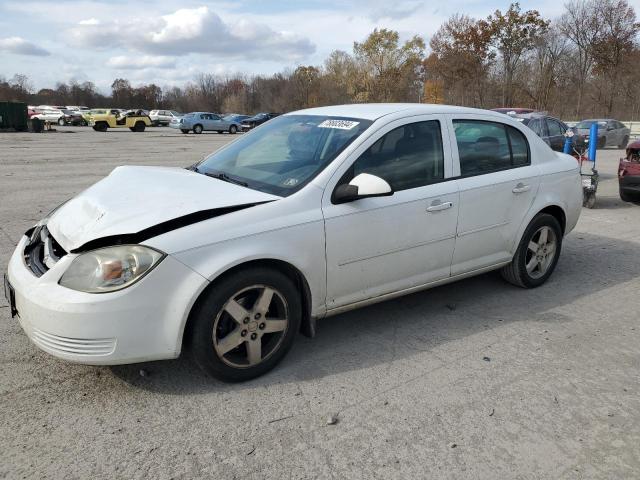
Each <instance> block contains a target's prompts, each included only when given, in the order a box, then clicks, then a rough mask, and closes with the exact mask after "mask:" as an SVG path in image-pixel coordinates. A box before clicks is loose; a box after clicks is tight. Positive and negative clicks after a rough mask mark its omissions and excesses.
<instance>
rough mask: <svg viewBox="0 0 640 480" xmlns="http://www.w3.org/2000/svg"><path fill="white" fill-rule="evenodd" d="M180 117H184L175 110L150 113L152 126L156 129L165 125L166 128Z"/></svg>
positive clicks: (152, 111)
mask: <svg viewBox="0 0 640 480" xmlns="http://www.w3.org/2000/svg"><path fill="white" fill-rule="evenodd" d="M180 117H182V114H181V113H178V112H176V111H174V110H151V111H150V112H149V118H150V119H151V124H152V125H153V126H156V127H157V126H159V125H164V126H165V127H166V126H167V125H169V124H170V123H171V121H172V120H174V119H176V118H180Z"/></svg>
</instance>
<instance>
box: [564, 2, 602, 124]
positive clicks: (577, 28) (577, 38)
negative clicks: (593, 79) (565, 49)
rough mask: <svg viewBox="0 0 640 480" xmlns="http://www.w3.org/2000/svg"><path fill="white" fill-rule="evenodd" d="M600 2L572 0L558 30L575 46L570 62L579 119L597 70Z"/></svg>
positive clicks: (576, 113)
mask: <svg viewBox="0 0 640 480" xmlns="http://www.w3.org/2000/svg"><path fill="white" fill-rule="evenodd" d="M600 3H601V2H600V0H572V1H571V2H569V3H567V4H566V6H565V10H566V11H565V13H563V14H562V16H561V17H560V19H559V20H558V29H559V30H560V32H561V33H562V35H563V36H564V37H565V38H566V39H567V40H568V41H569V42H570V44H572V45H573V47H574V48H573V51H571V52H570V56H569V59H570V62H571V63H572V64H573V67H572V77H573V83H574V84H575V94H574V96H573V97H574V98H575V102H574V104H575V107H574V114H575V116H576V118H578V117H580V115H581V113H582V108H583V98H584V92H585V87H586V83H587V80H588V78H589V75H590V74H591V70H592V67H593V46H594V45H595V43H596V41H597V40H598V38H599V36H600V30H601V28H602V25H601V22H600V19H599V15H598V7H599V5H600Z"/></svg>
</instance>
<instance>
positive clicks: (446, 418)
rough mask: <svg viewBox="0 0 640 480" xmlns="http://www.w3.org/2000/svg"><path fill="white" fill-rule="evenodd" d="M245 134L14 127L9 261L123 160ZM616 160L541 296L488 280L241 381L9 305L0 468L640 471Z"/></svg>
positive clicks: (348, 322) (8, 155)
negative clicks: (145, 360)
mask: <svg viewBox="0 0 640 480" xmlns="http://www.w3.org/2000/svg"><path fill="white" fill-rule="evenodd" d="M230 138H232V137H230V136H229V135H217V134H210V135H201V136H195V135H189V136H184V135H181V134H177V135H176V134H175V133H173V131H171V130H169V129H162V128H158V129H150V130H147V132H145V133H131V132H129V131H125V132H109V133H106V134H99V133H95V132H93V131H91V130H90V129H82V128H78V129H74V128H63V129H61V131H60V132H58V133H47V134H42V135H33V134H0V269H2V270H4V269H6V264H7V260H8V257H9V255H10V253H11V251H12V249H13V246H14V244H15V243H16V241H17V240H18V238H19V237H20V235H21V233H22V232H24V231H25V230H26V229H27V228H28V227H29V226H30V225H32V224H33V223H34V222H35V221H36V220H38V219H39V218H40V217H42V216H43V215H44V214H45V213H46V212H47V211H49V210H50V209H51V208H52V207H54V206H55V205H57V204H59V203H61V202H62V201H63V200H65V199H66V198H68V197H69V196H70V195H72V194H74V193H75V192H77V191H79V190H80V189H82V188H84V187H86V186H88V185H90V184H91V183H93V182H94V181H96V180H98V179H99V178H101V177H102V176H104V175H105V174H107V173H108V172H109V171H110V170H111V169H112V168H113V167H114V166H116V165H120V164H127V163H135V164H160V165H181V166H182V165H188V164H190V163H192V162H194V161H196V160H198V159H200V158H201V157H202V156H203V155H204V154H206V153H207V152H209V151H212V150H215V149H216V148H218V147H219V146H220V145H222V144H224V143H225V142H226V141H228V140H229V139H230ZM619 155H620V152H619V151H614V150H607V151H605V152H602V153H601V161H600V169H601V171H602V173H603V179H604V180H603V183H602V184H601V190H600V195H599V200H598V205H597V208H596V209H594V210H586V209H585V210H584V211H583V215H582V218H581V220H580V223H579V225H578V228H577V229H576V231H574V232H573V233H572V234H571V235H570V236H569V237H568V238H567V239H566V241H565V244H564V251H563V255H562V257H561V260H560V263H559V265H558V269H557V270H556V273H555V274H554V276H553V277H552V278H551V280H550V281H549V282H548V284H546V285H545V286H543V287H541V288H539V289H536V290H531V291H525V290H520V289H517V288H515V287H512V286H509V285H507V284H505V283H504V282H502V281H501V280H500V279H499V277H498V276H496V275H495V274H489V275H483V276H481V277H477V278H473V279H470V280H466V281H463V282H460V283H458V284H453V285H449V286H444V287H440V288H437V289H434V290H431V291H428V292H423V293H418V294H414V295H411V296H408V297H405V298H402V299H399V300H395V301H390V302H387V303H383V304H380V305H377V306H373V307H369V308H366V309H363V310H360V311H355V312H351V313H349V314H345V315H340V316H336V317H333V318H330V319H327V320H324V321H322V322H321V323H320V324H319V331H318V336H317V338H315V339H314V340H309V339H307V338H304V337H302V336H300V337H299V338H298V339H297V343H296V345H295V346H294V348H293V350H292V352H291V353H290V354H289V356H288V357H287V358H286V359H285V361H284V362H283V363H282V364H281V365H280V366H279V367H278V368H277V369H276V370H275V371H274V372H272V373H270V374H269V375H267V376H265V377H263V378H261V379H258V380H255V381H252V382H249V383H245V384H241V385H226V384H221V383H218V382H215V381H212V380H210V379H208V378H206V377H204V376H203V375H202V374H201V373H199V371H197V370H196V369H195V367H194V366H193V365H192V364H191V363H190V362H188V361H187V360H177V361H171V362H158V363H153V364H147V365H144V366H142V367H141V366H140V365H136V366H125V367H117V368H116V367H114V368H96V367H85V366H77V365H70V364H67V363H64V362H62V361H58V360H56V359H54V358H52V357H50V356H48V355H46V354H44V353H42V352H40V351H39V350H37V349H36V348H35V347H34V346H33V345H31V344H30V343H29V341H28V340H27V338H26V337H25V336H24V334H23V333H22V332H21V330H20V328H19V326H18V324H17V322H16V321H15V320H11V319H10V317H9V312H8V309H7V307H6V303H5V302H4V298H2V299H1V300H0V451H1V452H2V454H1V455H0V477H4V478H11V479H14V478H38V479H41V478H82V479H86V478H126V479H133V478H153V479H168V478H180V479H190V478H214V477H215V478H218V477H219V478H243V479H244V478H401V479H407V478H450V479H466V478H468V479H540V478H554V479H556V478H566V479H595V478H598V479H630V478H640V447H639V445H640V400H639V396H640V375H639V373H638V372H639V369H640V322H639V313H638V312H639V310H640V309H639V306H640V301H639V294H638V292H639V291H640V278H639V277H638V272H640V255H638V251H639V247H640V206H634V205H631V204H627V203H622V202H621V201H620V200H619V199H618V195H617V183H616V178H615V174H616V165H617V158H618V156H619ZM140 368H144V369H146V370H147V371H148V372H149V375H148V376H144V377H143V376H140V374H139V371H140ZM334 414H337V415H338V419H339V422H338V423H337V424H336V425H327V418H328V417H329V416H331V415H334Z"/></svg>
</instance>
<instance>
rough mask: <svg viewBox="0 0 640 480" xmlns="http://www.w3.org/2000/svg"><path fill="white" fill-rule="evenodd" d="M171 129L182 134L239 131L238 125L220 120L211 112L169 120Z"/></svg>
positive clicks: (188, 114)
mask: <svg viewBox="0 0 640 480" xmlns="http://www.w3.org/2000/svg"><path fill="white" fill-rule="evenodd" d="M169 126H170V127H171V128H178V129H180V131H181V132H182V133H189V132H190V131H193V133H202V132H204V131H211V132H218V133H223V132H229V133H237V132H238V130H240V123H239V122H236V121H233V120H227V119H224V118H222V117H221V116H220V115H218V114H215V113H211V112H192V113H187V114H186V115H185V116H183V117H180V118H175V119H173V120H171V123H170V124H169Z"/></svg>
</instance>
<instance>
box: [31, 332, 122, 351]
mask: <svg viewBox="0 0 640 480" xmlns="http://www.w3.org/2000/svg"><path fill="white" fill-rule="evenodd" d="M31 337H32V340H33V342H34V343H35V344H36V345H38V346H39V347H40V348H43V349H44V350H49V351H53V352H56V353H59V354H62V355H65V354H66V355H90V356H97V355H109V354H111V353H113V351H114V350H115V348H116V339H115V338H92V339H84V338H70V337H61V336H59V335H52V334H51V333H46V332H43V331H42V330H39V329H37V328H35V327H34V328H33V331H32V335H31Z"/></svg>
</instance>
